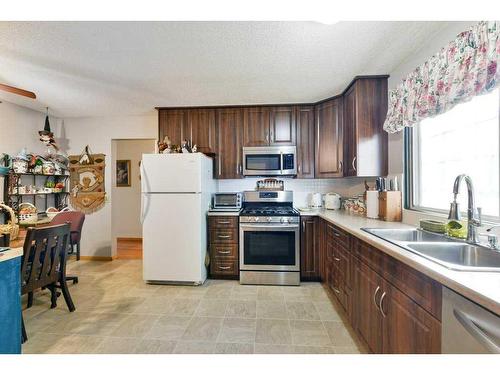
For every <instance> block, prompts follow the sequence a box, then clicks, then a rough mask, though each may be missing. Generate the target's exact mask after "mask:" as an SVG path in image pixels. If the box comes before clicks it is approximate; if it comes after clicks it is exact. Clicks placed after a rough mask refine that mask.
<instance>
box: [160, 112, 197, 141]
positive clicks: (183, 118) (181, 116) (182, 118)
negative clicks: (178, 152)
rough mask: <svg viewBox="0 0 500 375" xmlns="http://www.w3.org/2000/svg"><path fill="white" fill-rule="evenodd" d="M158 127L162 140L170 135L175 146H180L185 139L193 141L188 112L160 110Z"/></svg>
mask: <svg viewBox="0 0 500 375" xmlns="http://www.w3.org/2000/svg"><path fill="white" fill-rule="evenodd" d="M158 125H159V133H160V134H159V136H160V140H163V138H165V136H167V135H168V137H169V138H170V140H171V141H172V144H173V145H178V146H180V144H181V143H182V141H183V140H184V139H188V140H189V139H191V130H190V127H189V122H188V111H187V110H178V109H160V110H159V112H158Z"/></svg>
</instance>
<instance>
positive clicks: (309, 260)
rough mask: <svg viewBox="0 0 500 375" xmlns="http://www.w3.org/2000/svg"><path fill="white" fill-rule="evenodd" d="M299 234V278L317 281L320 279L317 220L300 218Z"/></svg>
mask: <svg viewBox="0 0 500 375" xmlns="http://www.w3.org/2000/svg"><path fill="white" fill-rule="evenodd" d="M301 225H302V227H301V231H302V232H301V234H300V278H301V280H304V281H306V280H308V281H317V280H319V279H320V247H319V245H320V243H319V239H320V236H319V218H318V217H314V216H310V217H303V218H301Z"/></svg>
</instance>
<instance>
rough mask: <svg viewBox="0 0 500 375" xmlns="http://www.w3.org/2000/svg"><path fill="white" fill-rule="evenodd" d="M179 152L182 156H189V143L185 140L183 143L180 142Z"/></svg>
mask: <svg viewBox="0 0 500 375" xmlns="http://www.w3.org/2000/svg"><path fill="white" fill-rule="evenodd" d="M181 152H182V153H183V154H189V153H191V147H189V142H188V141H187V139H185V140H184V141H182V146H181Z"/></svg>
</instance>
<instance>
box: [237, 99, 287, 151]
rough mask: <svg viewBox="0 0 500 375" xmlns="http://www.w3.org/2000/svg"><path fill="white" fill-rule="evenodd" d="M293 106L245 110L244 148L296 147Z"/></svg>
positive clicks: (249, 108) (247, 108) (248, 108)
mask: <svg viewBox="0 0 500 375" xmlns="http://www.w3.org/2000/svg"><path fill="white" fill-rule="evenodd" d="M295 142H296V128H295V111H294V107H293V106H284V107H267V106H266V107H246V108H243V147H259V146H295V144H296V143H295Z"/></svg>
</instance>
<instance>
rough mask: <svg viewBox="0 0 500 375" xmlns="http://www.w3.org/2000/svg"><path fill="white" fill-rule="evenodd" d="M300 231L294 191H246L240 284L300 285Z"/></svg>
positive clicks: (241, 226)
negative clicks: (294, 205) (294, 206)
mask: <svg viewBox="0 0 500 375" xmlns="http://www.w3.org/2000/svg"><path fill="white" fill-rule="evenodd" d="M299 229H300V215H299V212H298V211H297V210H296V209H294V208H293V192H292V191H246V192H245V193H244V198H243V210H242V211H241V213H240V283H241V284H269V285H299V284H300V230H299Z"/></svg>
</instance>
